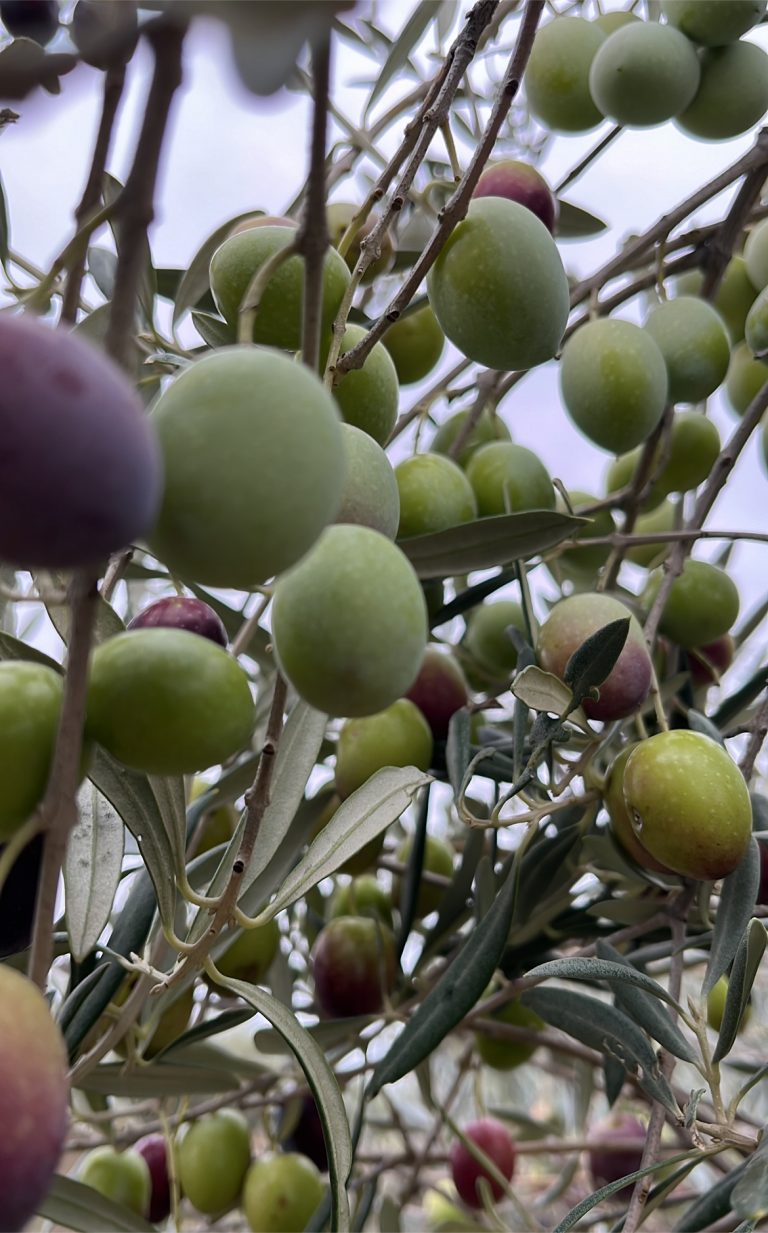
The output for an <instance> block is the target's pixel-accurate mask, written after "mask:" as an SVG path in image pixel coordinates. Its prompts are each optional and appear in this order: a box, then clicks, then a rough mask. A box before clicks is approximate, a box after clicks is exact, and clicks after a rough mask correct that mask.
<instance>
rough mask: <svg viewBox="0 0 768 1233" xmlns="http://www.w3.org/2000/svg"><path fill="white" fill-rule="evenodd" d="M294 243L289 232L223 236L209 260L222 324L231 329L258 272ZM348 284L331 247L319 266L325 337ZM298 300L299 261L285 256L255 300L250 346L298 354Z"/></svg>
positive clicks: (300, 301) (257, 231) (301, 294)
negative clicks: (227, 323) (258, 302)
mask: <svg viewBox="0 0 768 1233" xmlns="http://www.w3.org/2000/svg"><path fill="white" fill-rule="evenodd" d="M295 239H296V231H295V229H294V228H293V227H252V228H249V229H248V230H247V231H241V232H240V233H239V234H238V235H231V236H229V237H228V238H227V239H226V240H225V241H224V243H223V244H222V245H221V246H220V247H219V248H217V249H216V252H215V253H214V254H213V257H212V258H211V268H210V279H211V291H212V292H213V298H214V299H215V301H216V305H217V307H218V309H219V312H220V313H221V315H222V317H223V318H224V320H225V321H228V322H229V323H230V325H232V326H236V325H237V320H238V313H239V311H240V305H241V303H242V301H243V298H244V297H245V293H246V291H247V290H248V287H249V285H250V283H251V280H252V279H253V277H254V275H255V274H256V272H257V271H258V270H260V269H261V268H262V266H263V265H264V264H265V262H266V261H268V260H269V259H270V258H271V257H273V256H274V254H275V253H277V252H279V251H280V249H283V248H287V246H288V245H289V244H292V243H293V242H294V241H295ZM348 285H349V270H348V268H347V264H346V262H345V261H344V258H343V257H340V256H339V254H338V253H337V252H336V249H335V248H329V249H328V250H327V251H326V254H325V260H324V264H323V305H322V325H323V330H324V332H325V333H326V334H329V333H330V330H331V326H332V325H333V320H334V317H335V316H336V313H337V312H338V311H339V308H340V306H341V301H342V299H343V298H344V292H345V291H346V289H347V287H348ZM303 301H304V258H303V257H299V256H293V257H288V258H286V260H285V261H284V262H283V263H282V265H281V266H279V268H278V269H277V270H276V271H275V272H274V274H273V275H272V277H271V278H270V280H269V282H268V284H267V286H266V287H265V288H264V292H263V294H262V297H261V301H260V304H259V308H258V311H257V313H256V318H255V321H254V325H253V341H254V342H256V343H263V344H265V345H266V346H269V347H282V348H283V349H285V350H287V351H298V349H299V347H300V346H301V329H302V313H303Z"/></svg>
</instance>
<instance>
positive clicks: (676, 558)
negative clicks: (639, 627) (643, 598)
mask: <svg viewBox="0 0 768 1233" xmlns="http://www.w3.org/2000/svg"><path fill="white" fill-rule="evenodd" d="M766 408H768V385H766V386H764V387H763V389H762V390H760V391H759V393H758V394H756V396H755V397H754V398H753V399H752V402H751V403H750V404H749V406H748V407H747V409H746V411H745V412H744V415H743V416H742V418H741V420H740V422H739V425H738V427H737V428H736V431H735V432H734V433H733V435H732V436H731V438H730V440H729V441H728V442H727V444H726V446H725V448H724V449H723V450H722V451H721V453H720V454H719V456H718V458H717V460H716V462H715V465H714V466H713V468H712V471H711V472H710V476H709V479H708V480H707V482H706V484H705V485H704V487H703V488H702V490H701V492H700V493H699V496H698V499H697V501H696V505H695V506H694V510H693V514H692V515H691V517H690V518H689V520H688V522H687V523H686V526H685V527H684V528H683V529H684V530H685V531H698V530H699V529H700V528H701V527H703V526H704V523H705V522H706V519H707V516H708V515H709V512H710V510H711V509H712V506H713V505H714V503H715V501H716V500H717V498H718V496H719V495H720V492H721V491H722V489H723V487H724V485H725V482H726V480H727V479H728V476H729V475H730V474H731V471H732V470H733V468H734V466H735V464H736V460H737V459H738V457H739V455H740V454H741V452H742V450H743V449H744V446H745V445H746V444H747V441H748V440H749V438H750V437H751V436H752V433H753V432H754V430H755V429H756V428H757V426H758V424H759V423H760V421H761V419H762V418H763V413H764V412H765V410H766ZM692 542H693V540H692V539H680V540H678V542H677V543H676V545H675V547H674V548H673V549H672V552H671V553H670V555H669V557H668V558H667V560H666V561H665V562H664V576H663V578H662V580H661V584H660V586H659V589H658V591H657V593H656V598H655V599H654V601H653V605H652V607H651V611H650V612H649V614H648V619H647V620H646V622H645V637H646V640H647V642H648V643H649V644H652V643H653V641H654V639H655V637H656V632H657V630H658V628H659V621H660V620H661V614H662V612H663V610H664V605H665V604H666V602H667V599H668V597H669V592H670V591H671V589H672V583H673V582H674V581H675V578H677V577H678V575H679V573H680V571H681V570H682V568H683V565H684V564H685V559H686V557H687V556H688V553H689V552H690V548H691V543H692Z"/></svg>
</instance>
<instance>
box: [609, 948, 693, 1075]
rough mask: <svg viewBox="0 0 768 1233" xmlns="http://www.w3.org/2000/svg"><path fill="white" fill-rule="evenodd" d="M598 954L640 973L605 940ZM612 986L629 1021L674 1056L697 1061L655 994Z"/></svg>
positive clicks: (614, 983)
mask: <svg viewBox="0 0 768 1233" xmlns="http://www.w3.org/2000/svg"><path fill="white" fill-rule="evenodd" d="M597 954H598V958H600V959H606V960H608V961H610V962H614V963H616V964H617V965H618V966H619V967H626V968H627V969H628V970H630V971H636V970H637V969H635V968H633V967H632V965H631V964H630V963H629V960H627V959H625V958H624V956H623V955H620V954H619V952H618V951H617V950H614V948H613V947H612V946H610V945H609V944H608V943H607V942H603V941H602V939H598V942H597ZM611 986H612V988H613V995H614V998H615V1001H616V1005H617V1006H618V1008H619V1010H623V1011H624V1012H625V1014H627V1015H629V1017H630V1019H632V1020H634V1022H635V1023H636V1024H637V1025H638V1026H639V1027H641V1028H643V1029H644V1030H645V1031H646V1032H647V1033H648V1035H649V1036H650V1037H652V1039H653V1040H655V1041H658V1043H659V1044H660V1045H661V1046H662V1047H663V1048H664V1049H667V1050H668V1051H669V1052H670V1053H672V1054H674V1056H675V1057H679V1058H682V1060H683V1061H684V1062H691V1063H695V1062H696V1061H697V1055H696V1053H695V1051H694V1049H693V1048H692V1047H691V1045H690V1044H689V1042H688V1041H687V1040H686V1039H685V1037H684V1036H683V1033H682V1032H681V1031H680V1028H679V1027H678V1026H677V1024H676V1023H675V1022H674V1020H673V1019H672V1018H671V1017H670V1015H669V1014H668V1013H667V1011H665V1010H664V1009H663V1007H661V1006H660V1005H659V997H658V995H657V994H656V992H655V991H654V994H653V996H651V994H650V993H648V992H647V991H646V990H644V989H643V988H641V987H638V986H636V985H634V984H626V983H624V982H621V981H618V980H617V981H611Z"/></svg>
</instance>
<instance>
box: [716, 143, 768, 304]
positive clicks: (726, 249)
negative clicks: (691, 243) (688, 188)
mask: <svg viewBox="0 0 768 1233" xmlns="http://www.w3.org/2000/svg"><path fill="white" fill-rule="evenodd" d="M764 183H765V162H763V163H760V164H759V165H758V166H757V167H755V168H753V170H752V171H750V172H748V173H747V175H745V177H744V181H743V183H742V185H741V188H740V189H739V191H738V193H737V194H736V196H735V198H734V201H733V205H732V206H731V208H730V210H729V211H728V213H727V215H726V217H725V220H724V221H723V223H722V225H721V226H720V227H718V228H717V231H716V232H715V233H714V235H713V236H712V238H711V239H710V240H709V241H708V242H707V244H706V255H705V258H704V262H703V267H704V285H703V286H702V288H701V294H702V298H703V299H705V300H711V299H713V297H714V295H715V293H716V291H717V289H718V287H719V286H720V283H721V282H722V279H723V274H724V273H725V267H726V266H727V265H728V262H729V261H730V259H731V254H732V252H733V249H734V245H735V244H736V241H737V240H738V238H739V236H740V235H741V233H742V231H743V230H744V224H745V222H746V221H747V219H748V218H749V215H750V213H751V211H752V208H753V206H754V205H756V204H757V202H759V200H760V191H761V189H762V187H763V184H764Z"/></svg>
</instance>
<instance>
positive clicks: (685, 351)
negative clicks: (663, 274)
mask: <svg viewBox="0 0 768 1233" xmlns="http://www.w3.org/2000/svg"><path fill="white" fill-rule="evenodd" d="M645 328H646V330H647V331H648V333H649V334H650V336H651V338H652V339H653V341H654V342H655V343H656V345H657V346H658V348H659V350H660V351H661V354H662V355H663V356H664V362H665V363H666V365H667V374H668V376H669V401H670V402H702V401H703V400H704V399H705V398H708V397H709V395H710V394H712V393H714V391H715V390H716V389H717V388H718V386H719V385H721V384H722V382H723V381H724V380H725V374H726V373H727V371H728V364H729V361H730V358H731V347H730V342H729V339H728V334H727V331H726V328H725V323H724V322H723V320H722V318H721V317H720V315H719V313H718V312H717V311H716V310H715V309H714V308H713V307H712V306H711V304H708V303H707V302H706V300H699V299H697V298H696V297H695V296H692V295H681V296H678V297H677V298H676V299H674V300H667V301H666V302H665V303H664V304H659V306H658V307H657V308H654V310H653V312H652V313H651V314H650V316H649V317H648V320H647V321H646V323H645Z"/></svg>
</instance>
